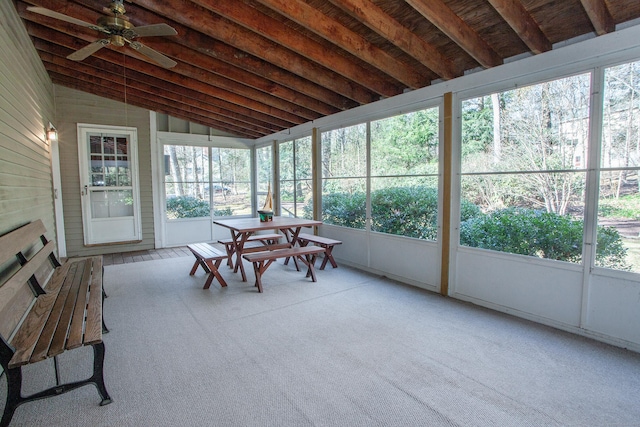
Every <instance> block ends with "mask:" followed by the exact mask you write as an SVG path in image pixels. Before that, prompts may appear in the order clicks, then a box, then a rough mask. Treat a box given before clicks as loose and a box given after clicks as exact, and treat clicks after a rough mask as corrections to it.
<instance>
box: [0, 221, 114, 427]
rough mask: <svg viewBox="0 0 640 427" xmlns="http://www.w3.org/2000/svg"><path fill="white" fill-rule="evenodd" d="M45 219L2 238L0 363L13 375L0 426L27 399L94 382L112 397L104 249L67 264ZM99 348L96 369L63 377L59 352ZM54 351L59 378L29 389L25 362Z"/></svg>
mask: <svg viewBox="0 0 640 427" xmlns="http://www.w3.org/2000/svg"><path fill="white" fill-rule="evenodd" d="M45 233H46V229H45V226H44V224H43V223H42V221H41V220H38V221H35V222H32V223H29V224H27V225H24V226H22V227H20V228H18V229H16V230H14V231H12V232H9V233H7V234H5V235H3V236H1V237H0V266H1V268H2V270H0V277H3V278H5V279H6V280H4V283H2V285H1V286H0V362H1V364H2V368H3V370H4V373H5V374H6V376H7V399H6V404H5V407H4V413H3V414H2V420H1V421H0V426H2V427H6V426H8V425H9V423H10V422H11V418H12V417H13V414H14V412H15V410H16V409H17V408H18V406H20V405H21V404H23V403H26V402H29V401H32V400H36V399H42V398H45V397H51V396H57V395H59V394H62V393H66V392H68V391H71V390H74V389H76V388H78V387H82V386H84V385H87V384H94V385H95V386H96V388H97V389H98V393H99V394H100V398H101V399H102V400H101V401H100V406H104V405H107V404H109V403H111V397H110V396H109V394H108V393H107V389H106V387H105V384H104V376H103V366H104V353H105V347H104V343H103V342H102V333H103V328H104V332H107V330H106V328H105V327H104V322H103V318H102V303H103V297H104V293H103V289H102V275H103V269H102V256H93V257H87V258H73V259H70V260H67V261H66V262H65V263H64V264H61V263H60V262H59V261H58V259H57V258H56V256H55V254H54V253H53V249H54V242H53V241H48V240H47V238H46V237H45ZM85 345H90V346H92V347H93V375H92V376H91V377H90V378H87V379H85V380H81V381H75V382H71V383H65V384H62V383H61V382H60V372H59V370H58V360H57V356H58V355H60V354H62V353H63V352H65V351H67V350H73V349H75V348H79V347H81V346H85ZM48 358H53V362H54V363H53V365H54V370H55V376H56V385H55V386H53V387H51V388H49V389H46V390H43V391H40V392H37V393H34V394H31V395H29V396H22V366H24V365H28V364H31V363H36V362H40V361H43V360H45V359H48Z"/></svg>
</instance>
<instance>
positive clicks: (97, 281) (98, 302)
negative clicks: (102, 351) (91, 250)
mask: <svg viewBox="0 0 640 427" xmlns="http://www.w3.org/2000/svg"><path fill="white" fill-rule="evenodd" d="M90 262H91V284H90V285H89V292H90V294H89V302H88V305H87V317H86V323H85V331H84V341H83V344H84V345H93V344H97V343H99V342H102V263H103V260H102V257H101V256H100V257H92V258H90ZM67 347H68V348H69V346H67Z"/></svg>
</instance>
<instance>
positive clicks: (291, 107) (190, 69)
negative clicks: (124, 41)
mask: <svg viewBox="0 0 640 427" xmlns="http://www.w3.org/2000/svg"><path fill="white" fill-rule="evenodd" d="M23 17H24V18H25V19H29V20H33V22H38V23H42V24H44V25H49V26H50V27H51V28H54V29H56V28H58V26H59V25H60V21H59V20H57V19H52V18H48V17H46V16H43V15H39V14H35V13H31V12H28V11H26V10H25V11H24V16H23ZM60 28H61V29H62V30H63V31H65V32H66V33H67V34H69V35H72V36H74V37H79V38H82V39H83V40H85V41H87V42H88V43H89V42H92V41H94V40H95V39H96V36H98V37H100V35H99V34H98V33H97V32H95V31H93V30H90V29H86V28H82V27H79V26H77V25H74V26H72V27H71V26H66V25H61V26H60ZM152 39H153V37H149V38H148V40H149V41H147V40H146V39H145V44H146V45H148V46H149V47H152V46H154V47H159V46H160V45H163V44H166V45H167V46H171V45H172V43H171V42H169V41H162V40H160V41H153V40H152ZM102 50H104V49H102ZM159 50H160V51H162V49H160V48H159ZM182 50H183V52H182V53H181V58H182V59H184V58H189V60H190V61H191V62H196V61H197V60H198V58H199V57H201V55H199V54H197V53H196V52H195V51H193V50H186V49H182ZM118 51H120V52H123V53H124V54H126V55H128V56H132V57H136V58H139V59H143V60H145V61H146V60H147V59H146V58H141V57H140V55H138V54H137V52H136V51H135V50H134V49H131V48H129V47H128V46H124V47H122V48H119V50H118ZM99 52H100V51H99ZM176 59H178V58H176ZM155 68H156V69H157V73H162V74H165V75H170V74H171V73H176V74H181V75H184V76H187V77H189V78H192V79H196V80H199V81H202V82H205V83H207V84H209V85H211V86H214V87H216V88H218V89H220V90H222V91H225V92H226V95H225V96H226V97H227V99H228V100H229V101H231V102H235V103H236V104H238V105H248V104H251V103H253V104H254V105H255V108H256V109H257V110H258V111H263V112H265V111H264V109H262V110H261V108H260V105H261V104H262V105H264V106H269V107H270V108H271V109H272V110H273V112H276V111H278V110H279V111H281V113H279V115H278V116H279V117H281V118H282V119H285V120H288V121H290V122H292V123H297V124H299V123H303V122H304V121H309V120H314V119H316V118H318V117H320V116H321V114H320V113H317V112H313V111H311V110H309V109H307V108H305V107H303V106H300V105H298V104H296V103H294V102H289V101H284V100H282V99H280V98H277V97H273V96H272V95H269V94H267V93H265V92H262V91H258V90H256V89H254V88H251V87H249V86H247V85H244V84H242V83H238V82H236V81H233V80H231V79H228V78H226V77H224V76H219V77H218V78H215V79H212V78H211V74H210V71H207V70H204V69H202V68H199V67H196V66H193V65H190V64H189V63H184V62H179V64H178V65H177V66H176V67H174V68H172V69H171V70H166V69H164V68H161V67H157V66H156V67H155ZM252 108H253V107H252ZM278 116H277V117H278Z"/></svg>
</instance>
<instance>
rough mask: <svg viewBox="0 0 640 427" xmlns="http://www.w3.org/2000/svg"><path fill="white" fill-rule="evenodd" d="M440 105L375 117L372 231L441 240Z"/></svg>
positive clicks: (373, 127) (372, 126)
mask: <svg viewBox="0 0 640 427" xmlns="http://www.w3.org/2000/svg"><path fill="white" fill-rule="evenodd" d="M438 128H439V110H438V108H431V109H427V110H422V111H416V112H413V113H408V114H403V115H399V116H394V117H390V118H386V119H382V120H377V121H374V122H371V220H372V222H371V230H373V231H378V232H383V233H390V234H397V235H402V236H408V237H415V238H420V239H428V240H436V238H437V231H438V223H437V221H438V136H439V131H438Z"/></svg>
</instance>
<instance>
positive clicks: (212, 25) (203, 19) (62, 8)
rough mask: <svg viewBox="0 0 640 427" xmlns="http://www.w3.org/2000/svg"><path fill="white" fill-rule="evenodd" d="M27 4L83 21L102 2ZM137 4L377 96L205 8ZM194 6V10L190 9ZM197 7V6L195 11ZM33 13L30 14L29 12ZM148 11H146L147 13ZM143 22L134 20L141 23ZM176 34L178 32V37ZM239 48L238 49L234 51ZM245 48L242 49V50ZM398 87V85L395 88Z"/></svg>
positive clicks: (326, 81)
mask: <svg viewBox="0 0 640 427" xmlns="http://www.w3.org/2000/svg"><path fill="white" fill-rule="evenodd" d="M20 2H27V3H29V4H33V5H37V6H41V7H45V8H47V9H51V10H55V11H58V12H61V13H65V14H67V15H70V16H73V17H75V18H77V19H82V20H84V21H86V22H95V21H96V20H97V19H98V17H99V16H102V14H101V13H99V12H97V11H95V10H90V9H87V7H95V8H96V9H98V8H99V7H98V4H99V5H100V8H101V7H102V6H104V4H103V3H102V0H76V3H77V2H81V3H82V6H81V5H80V4H75V3H72V2H69V1H66V0H20ZM136 3H137V5H134V4H128V3H127V5H126V7H127V15H128V16H129V15H131V16H132V17H133V16H134V14H136V13H137V11H144V10H145V9H146V10H147V13H149V11H151V12H153V13H154V14H156V15H158V16H159V17H161V19H162V22H166V23H168V24H169V25H172V26H173V25H174V24H175V23H176V22H177V23H179V24H181V25H183V26H186V27H189V28H192V29H193V30H194V31H199V32H201V33H203V34H206V35H207V36H209V37H213V38H216V39H218V40H222V41H223V42H225V43H227V44H228V45H230V46H233V48H235V49H236V52H235V53H234V55H235V56H237V57H239V58H241V57H244V56H245V55H246V54H247V53H248V54H250V55H253V56H255V57H257V58H260V59H262V60H264V61H267V62H270V63H272V64H274V66H277V67H280V68H281V69H283V70H290V71H291V72H292V73H294V74H296V75H298V76H300V77H301V78H303V79H306V80H309V81H312V82H314V83H315V84H316V85H318V86H320V87H324V88H326V89H327V90H332V91H334V92H336V93H338V94H340V95H342V96H344V97H345V98H347V99H351V100H353V101H355V102H357V103H358V104H367V103H370V102H373V101H375V100H377V99H379V96H378V95H376V94H375V93H374V92H372V91H370V90H368V89H366V88H365V87H363V86H361V85H359V84H357V83H356V82H355V81H352V80H348V79H346V78H344V77H342V76H341V75H339V74H337V73H335V72H333V71H331V70H329V69H327V68H325V67H322V66H320V65H318V64H316V63H313V62H311V61H309V60H306V59H304V58H303V57H302V56H300V55H297V54H295V53H293V52H291V51H289V50H287V49H285V48H283V47H282V46H279V45H278V44H276V43H274V42H271V41H269V40H267V39H265V38H264V37H261V36H258V35H257V34H256V33H254V32H252V31H250V30H248V29H246V28H243V27H240V26H238V25H237V24H234V23H231V22H229V21H227V20H225V19H223V18H221V17H220V16H217V15H215V14H212V13H210V12H209V11H207V10H205V9H202V8H199V7H198V6H196V5H194V4H183V3H179V4H175V5H174V4H172V5H165V4H164V3H163V4H160V3H159V2H157V1H155V0H152V1H148V0H136ZM194 9H196V11H195V12H194ZM197 9H200V11H199V12H200V13H198V11H197ZM32 15H33V14H32ZM148 16H149V15H147V17H148ZM158 16H157V17H156V18H155V19H156V20H155V21H152V22H149V24H153V23H158V19H159V18H158ZM144 24H145V23H140V22H139V23H138V25H144ZM62 25H66V27H68V28H71V27H77V26H75V25H71V24H62ZM179 36H180V34H178V37H179ZM201 46H202V49H203V50H207V49H208V47H209V45H207V44H203V45H201ZM238 50H239V51H238ZM245 52H246V53H245ZM398 90H399V89H398Z"/></svg>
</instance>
